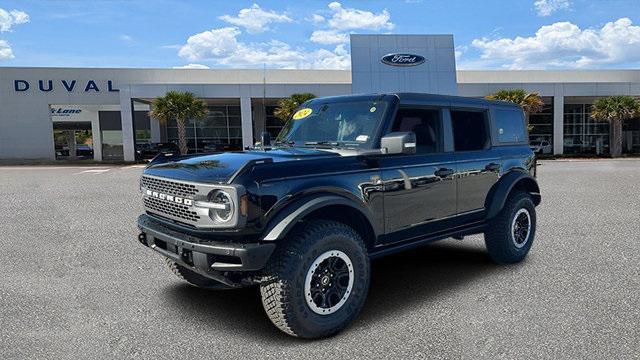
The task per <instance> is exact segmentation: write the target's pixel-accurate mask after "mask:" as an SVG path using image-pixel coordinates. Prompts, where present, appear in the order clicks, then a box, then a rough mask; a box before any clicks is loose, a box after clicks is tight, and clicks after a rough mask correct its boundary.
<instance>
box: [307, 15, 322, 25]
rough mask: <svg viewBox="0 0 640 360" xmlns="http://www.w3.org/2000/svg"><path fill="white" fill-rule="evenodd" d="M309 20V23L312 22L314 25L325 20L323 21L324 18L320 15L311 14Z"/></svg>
mask: <svg viewBox="0 0 640 360" xmlns="http://www.w3.org/2000/svg"><path fill="white" fill-rule="evenodd" d="M309 20H311V22H314V23H316V24H319V23H322V22H324V21H325V20H326V19H325V18H324V16H322V15H318V14H312V15H311V19H309Z"/></svg>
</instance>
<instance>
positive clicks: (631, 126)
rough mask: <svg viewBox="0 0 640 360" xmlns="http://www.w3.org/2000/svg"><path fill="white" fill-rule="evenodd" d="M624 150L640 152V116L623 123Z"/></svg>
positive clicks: (630, 152) (633, 152) (632, 152)
mask: <svg viewBox="0 0 640 360" xmlns="http://www.w3.org/2000/svg"><path fill="white" fill-rule="evenodd" d="M622 152H623V153H629V154H639V153H640V118H636V119H629V120H627V121H625V122H624V124H623V125H622Z"/></svg>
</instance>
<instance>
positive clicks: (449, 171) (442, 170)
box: [433, 168, 453, 178]
mask: <svg viewBox="0 0 640 360" xmlns="http://www.w3.org/2000/svg"><path fill="white" fill-rule="evenodd" d="M433 174H434V175H435V176H437V177H440V178H446V177H448V176H451V175H453V169H446V168H440V169H438V170H436V171H435V172H434V173H433Z"/></svg>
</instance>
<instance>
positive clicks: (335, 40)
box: [310, 30, 349, 45]
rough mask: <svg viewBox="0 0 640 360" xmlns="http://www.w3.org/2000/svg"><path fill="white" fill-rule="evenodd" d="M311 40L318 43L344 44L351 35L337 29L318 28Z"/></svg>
mask: <svg viewBox="0 0 640 360" xmlns="http://www.w3.org/2000/svg"><path fill="white" fill-rule="evenodd" d="M310 40H311V42H314V43H317V44H325V45H326V44H344V43H346V42H348V41H349V35H348V34H345V33H340V32H337V31H336V30H316V31H314V32H313V33H312V34H311V38H310Z"/></svg>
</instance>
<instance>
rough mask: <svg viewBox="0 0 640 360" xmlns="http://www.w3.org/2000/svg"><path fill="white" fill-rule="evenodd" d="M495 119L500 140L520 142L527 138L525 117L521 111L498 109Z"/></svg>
mask: <svg viewBox="0 0 640 360" xmlns="http://www.w3.org/2000/svg"><path fill="white" fill-rule="evenodd" d="M495 119H496V128H497V133H498V142H519V141H523V140H524V139H525V137H526V134H525V131H524V118H523V114H522V112H521V111H515V110H496V111H495Z"/></svg>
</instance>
